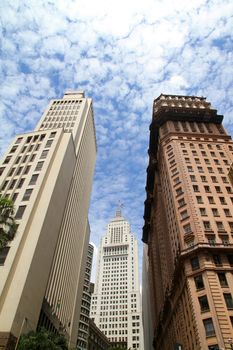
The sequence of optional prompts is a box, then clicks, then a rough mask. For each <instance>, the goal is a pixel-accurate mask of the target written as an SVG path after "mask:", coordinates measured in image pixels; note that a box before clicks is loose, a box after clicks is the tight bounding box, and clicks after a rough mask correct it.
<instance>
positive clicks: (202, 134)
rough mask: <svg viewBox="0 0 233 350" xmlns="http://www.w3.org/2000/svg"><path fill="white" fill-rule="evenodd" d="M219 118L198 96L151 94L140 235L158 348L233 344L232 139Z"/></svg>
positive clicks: (203, 349)
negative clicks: (144, 253)
mask: <svg viewBox="0 0 233 350" xmlns="http://www.w3.org/2000/svg"><path fill="white" fill-rule="evenodd" d="M222 119H223V116H221V115H218V114H217V111H216V110H215V109H213V107H212V106H211V104H210V103H209V102H207V101H206V99H205V98H203V97H196V96H174V95H161V96H159V97H158V98H157V99H155V101H154V105H153V115H152V123H151V126H150V143H149V165H148V168H147V184H146V192H147V198H146V201H145V213H144V219H145V225H144V229H143V241H144V242H145V243H146V244H147V245H148V264H149V265H148V281H149V286H150V295H151V313H152V317H153V329H154V337H153V339H151V340H150V342H151V344H152V343H153V346H154V349H157V350H158V349H159V350H173V349H182V350H220V349H226V350H227V349H231V348H232V347H233V341H232V339H233V299H232V297H233V188H232V185H231V183H230V181H229V178H228V173H229V168H230V164H231V163H232V160H233V142H232V139H231V137H230V136H229V135H228V134H227V133H226V131H225V129H224V127H223V126H222Z"/></svg>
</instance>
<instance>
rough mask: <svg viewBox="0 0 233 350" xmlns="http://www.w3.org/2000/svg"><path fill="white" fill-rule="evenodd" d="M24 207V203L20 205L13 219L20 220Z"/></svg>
mask: <svg viewBox="0 0 233 350" xmlns="http://www.w3.org/2000/svg"><path fill="white" fill-rule="evenodd" d="M25 209H26V205H20V206H19V208H18V210H17V212H16V214H15V219H16V220H20V219H22V217H23V214H24V211H25Z"/></svg>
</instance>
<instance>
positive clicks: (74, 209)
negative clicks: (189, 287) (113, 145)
mask: <svg viewBox="0 0 233 350" xmlns="http://www.w3.org/2000/svg"><path fill="white" fill-rule="evenodd" d="M95 158H96V140H95V127H94V120H93V112H92V102H91V99H88V98H85V96H84V93H83V92H81V91H80V92H77V91H70V92H67V93H66V94H65V95H64V97H63V98H62V99H56V100H52V101H51V102H50V103H49V106H48V108H47V109H46V111H45V113H44V114H43V116H42V118H41V120H40V122H39V123H38V125H37V127H36V129H35V131H34V132H31V133H27V134H22V135H18V136H17V137H16V138H15V140H14V141H13V142H12V144H11V145H10V147H9V149H8V151H7V153H6V156H5V157H4V158H3V161H2V163H1V165H0V174H1V179H0V181H1V193H2V194H3V195H4V196H7V197H10V198H12V199H13V201H14V203H15V209H16V215H15V218H16V220H17V223H18V230H17V233H16V236H15V238H14V240H13V241H12V242H11V243H10V244H9V250H8V251H7V254H5V257H4V258H2V259H1V266H0V349H5V347H4V345H2V343H4V342H5V343H6V339H7V338H9V337H10V338H12V337H13V338H15V339H17V338H18V337H19V335H20V334H22V333H26V332H28V331H30V330H32V329H36V328H37V326H38V320H39V317H40V315H41V313H43V306H42V305H44V304H46V305H47V312H48V310H50V314H51V316H52V317H50V322H51V324H53V326H54V327H55V329H57V330H58V331H62V332H63V333H64V334H65V336H66V337H67V339H68V341H69V344H70V345H72V346H75V345H76V340H77V325H78V320H79V313H80V307H81V296H82V287H83V282H84V273H85V264H82V261H85V260H84V259H86V255H87V249H88V241H89V225H88V219H87V213H88V207H89V200H90V192H91V186H92V177H93V172H94V165H95ZM40 319H43V317H42V318H41V317H40ZM57 324H59V328H58V326H57ZM1 338H4V339H5V340H4V341H2V342H1ZM1 346H2V347H1ZM9 349H10V347H9Z"/></svg>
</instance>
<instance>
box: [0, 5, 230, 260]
mask: <svg viewBox="0 0 233 350" xmlns="http://www.w3.org/2000/svg"><path fill="white" fill-rule="evenodd" d="M0 8H1V15H0V16H1V18H0V19H1V28H2V29H1V38H2V41H1V48H0V54H1V67H0V81H1V91H0V118H1V130H0V147H1V153H3V152H4V151H5V149H6V147H7V145H8V143H9V141H10V139H11V138H12V137H13V136H14V135H15V134H17V133H20V132H25V131H28V130H32V129H33V128H34V126H35V125H36V123H37V121H38V120H39V118H40V116H41V114H42V112H43V110H44V109H45V107H46V105H47V103H48V101H49V99H50V98H52V97H62V95H63V93H64V91H65V90H66V89H70V88H71V89H76V88H77V89H84V90H85V91H86V95H87V96H89V97H92V98H93V102H94V114H95V122H96V130H97V140H98V159H97V165H96V172H95V180H94V184H93V194H92V204H91V208H90V214H89V217H90V222H91V230H92V241H93V242H94V244H95V245H98V244H99V240H100V237H101V236H102V235H103V234H104V233H105V226H106V224H107V222H108V221H109V219H110V218H111V217H112V216H113V215H114V211H115V208H116V205H117V203H118V200H121V201H123V202H124V204H125V207H124V210H123V212H124V216H125V217H126V218H127V219H128V220H129V221H130V222H131V224H132V230H133V232H134V233H135V235H136V236H137V237H138V240H140V239H141V227H142V226H143V218H142V217H143V202H144V198H145V190H144V187H145V178H146V165H147V160H148V158H147V148H148V136H149V132H148V128H149V123H150V120H151V110H152V102H153V99H154V98H155V97H157V96H158V95H159V94H160V93H161V92H163V93H174V94H192V95H203V96H206V97H207V99H208V100H209V101H211V102H212V104H213V105H214V107H216V108H217V109H218V111H219V113H220V114H224V115H225V119H224V120H225V126H226V127H227V128H228V129H229V131H230V133H231V134H233V119H232V112H233V103H232V87H233V67H232V61H233V57H232V55H233V54H232V47H233V43H232V31H233V20H232V16H231V14H232V12H233V2H232V1H230V0H221V1H220V0H195V1H192V2H191V1H190V2H187V1H184V0H177V1H171V0H160V1H159V0H145V1H143V2H142V1H139V0H128V1H123V0H119V1H117V2H113V1H109V0H100V1H98V2H94V1H84V0H80V1H77V0H67V1H65V2H64V1H63V0H51V1H49V2H47V1H45V0H44V1H43V0H41V1H36V0H29V1H25V0H15V1H14V2H10V1H8V0H3V1H2V2H1V5H0ZM141 248H142V247H141V243H140V257H141V256H142V253H141V251H142V249H141Z"/></svg>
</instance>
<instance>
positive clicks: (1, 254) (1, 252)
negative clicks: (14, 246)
mask: <svg viewBox="0 0 233 350" xmlns="http://www.w3.org/2000/svg"><path fill="white" fill-rule="evenodd" d="M9 250H10V247H4V248H2V249H0V265H4V263H5V260H6V257H7V254H8V252H9Z"/></svg>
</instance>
